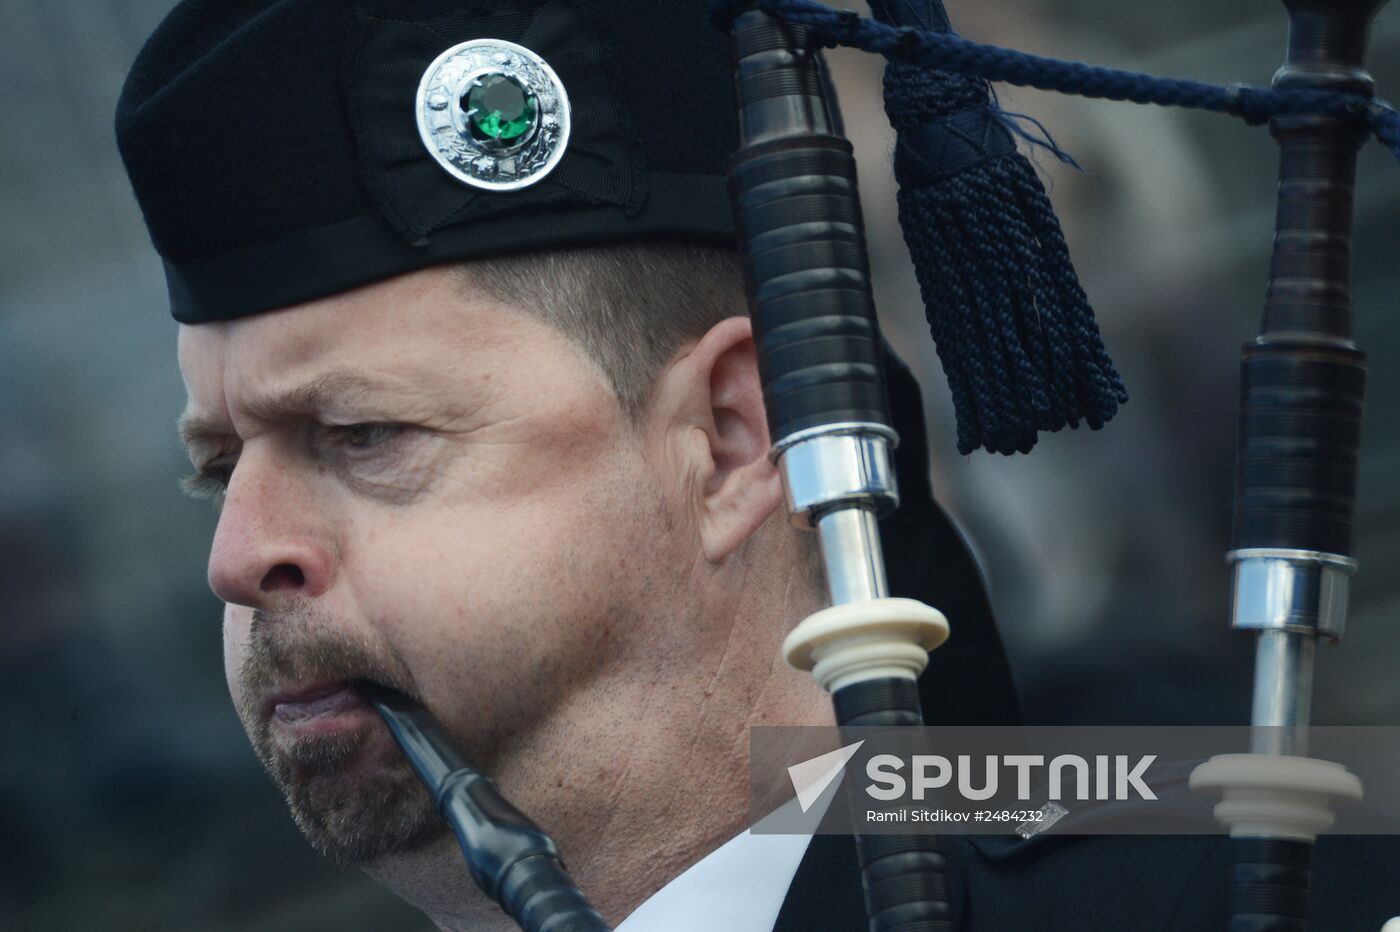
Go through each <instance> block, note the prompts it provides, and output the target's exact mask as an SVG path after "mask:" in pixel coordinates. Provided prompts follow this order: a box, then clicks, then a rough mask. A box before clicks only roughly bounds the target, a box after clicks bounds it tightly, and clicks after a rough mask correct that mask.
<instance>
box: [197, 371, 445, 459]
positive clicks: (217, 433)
mask: <svg viewBox="0 0 1400 932" xmlns="http://www.w3.org/2000/svg"><path fill="white" fill-rule="evenodd" d="M417 393H418V392H417V390H415V389H414V388H412V387H409V386H406V385H403V384H401V383H395V382H386V381H381V380H378V379H373V378H370V377H368V376H365V375H362V374H361V373H358V372H328V373H326V374H325V375H320V376H317V377H316V378H314V379H312V380H311V381H309V382H305V383H303V384H301V385H297V386H294V387H292V388H290V389H286V390H284V391H280V392H276V393H274V394H269V395H265V396H262V397H257V398H253V399H250V400H249V401H248V402H246V403H245V404H243V405H242V407H243V408H244V410H246V411H247V412H248V414H249V416H250V417H252V418H254V419H256V420H259V421H264V422H273V421H278V420H281V419H284V418H286V417H288V416H290V415H298V414H311V413H313V412H316V411H324V410H326V409H328V408H332V407H334V406H336V405H345V404H348V403H354V402H355V401H357V400H360V399H364V398H366V397H375V398H382V397H383V396H385V395H400V396H401V395H404V394H417ZM177 429H178V431H179V434H180V442H181V443H183V444H184V445H185V450H186V451H187V452H189V453H190V454H191V459H193V458H194V457H193V454H194V453H195V452H196V451H197V450H200V449H205V448H208V447H211V446H218V445H220V444H222V443H224V442H225V441H227V440H228V439H229V438H230V437H234V436H235V434H234V431H233V428H232V427H231V426H230V425H229V424H228V422H227V421H226V420H224V419H223V418H210V417H206V416H204V415H200V414H194V413H191V412H188V411H187V412H185V413H184V414H182V415H180V419H179V421H178V422H177Z"/></svg>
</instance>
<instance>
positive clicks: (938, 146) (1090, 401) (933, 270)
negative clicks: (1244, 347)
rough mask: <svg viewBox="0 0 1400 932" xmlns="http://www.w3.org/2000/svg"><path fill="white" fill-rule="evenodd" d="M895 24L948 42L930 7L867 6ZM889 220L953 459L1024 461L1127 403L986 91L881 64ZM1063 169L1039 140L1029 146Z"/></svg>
mask: <svg viewBox="0 0 1400 932" xmlns="http://www.w3.org/2000/svg"><path fill="white" fill-rule="evenodd" d="M871 9H872V11H873V12H874V14H875V16H876V18H878V19H880V20H882V21H884V22H886V23H889V24H891V25H894V26H905V27H913V28H915V29H923V30H930V29H932V30H938V31H941V32H950V31H951V27H950V25H949V23H948V18H947V13H946V12H945V11H944V9H943V5H942V4H941V3H940V2H938V0H872V2H871ZM885 110H886V112H887V113H888V115H889V117H890V122H891V123H892V124H893V125H894V128H895V130H896V132H897V141H896V143H895V166H894V167H895V177H896V179H897V180H898V182H899V189H900V190H899V221H900V225H901V227H903V230H904V240H905V242H906V243H907V244H908V246H909V252H910V255H911V257H912V258H913V260H914V270H915V273H916V275H917V276H918V280H919V288H920V291H921V293H922V295H923V299H924V307H925V313H926V315H927V317H928V322H929V327H930V329H931V331H932V333H933V339H934V342H935V343H936V344H937V348H938V356H939V359H941V360H942V362H943V368H944V372H945V374H946V375H947V377H948V383H949V386H950V388H951V389H952V396H953V406H954V410H955V412H956V414H957V420H958V450H959V451H960V452H962V453H964V454H967V453H971V452H972V451H974V450H976V449H978V448H979V447H982V448H985V449H986V450H988V451H989V452H992V453H1008V454H1009V453H1015V452H1020V453H1027V452H1029V451H1030V450H1031V448H1032V447H1034V446H1035V442H1036V438H1037V434H1038V432H1039V431H1056V430H1059V429H1061V428H1062V427H1064V426H1065V425H1069V426H1070V427H1078V426H1079V422H1080V421H1081V420H1083V421H1084V422H1085V423H1087V424H1088V425H1089V426H1090V427H1091V428H1093V429H1095V430H1097V429H1098V428H1100V427H1102V426H1103V425H1104V423H1105V422H1107V421H1108V420H1109V419H1110V418H1112V417H1113V415H1114V414H1115V413H1117V411H1118V406H1119V405H1120V404H1123V403H1124V402H1126V401H1127V400H1128V393H1127V390H1126V389H1125V388H1124V387H1123V382H1122V380H1121V379H1120V378H1119V377H1118V373H1117V372H1116V371H1115V370H1114V368H1113V362H1112V360H1110V359H1109V358H1108V353H1107V352H1106V351H1105V350H1104V347H1103V341H1102V339H1101V338H1100V336H1099V329H1098V325H1097V324H1096V323H1095V322H1094V315H1093V311H1092V310H1091V309H1090V307H1089V302H1088V299H1087V298H1086V297H1085V294H1084V290H1083V289H1082V288H1081V287H1080V285H1079V280H1078V278H1077V277H1076V276H1075V273H1074V267H1073V265H1072V264H1071V263H1070V259H1069V252H1068V249H1067V248H1066V246H1065V239H1064V235H1063V233H1062V232H1061V231H1060V223H1059V220H1058V218H1056V216H1055V212H1054V210H1053V209H1052V208H1051V206H1050V201H1049V199H1048V198H1047V197H1046V194H1045V188H1044V186H1042V185H1041V183H1040V179H1039V178H1038V177H1037V176H1036V174H1035V170H1034V169H1033V167H1032V166H1031V165H1030V163H1029V162H1028V161H1027V160H1026V158H1025V157H1024V156H1023V155H1021V154H1020V153H1019V152H1017V151H1016V145H1015V141H1014V138H1013V135H1012V134H1013V132H1014V133H1016V134H1017V135H1022V136H1024V137H1025V138H1032V137H1029V136H1028V135H1027V134H1025V133H1023V132H1022V131H1021V130H1020V128H1019V127H1017V126H1015V124H1013V123H1011V121H1010V120H1009V119H1008V118H1007V117H1006V115H1005V114H1002V113H1001V112H1000V111H999V110H997V108H996V106H995V104H994V101H993V99H992V95H991V91H990V88H989V87H988V85H987V83H986V82H985V81H982V80H980V79H974V78H964V77H959V76H957V75H953V74H948V73H945V72H938V71H929V70H926V69H924V68H920V67H918V66H916V65H912V64H908V63H906V62H903V61H900V60H899V59H897V58H894V57H891V59H890V62H889V65H888V66H887V68H886V70H885ZM1032 141H1033V142H1036V143H1038V144H1040V145H1044V146H1046V147H1047V148H1049V149H1050V151H1052V152H1053V153H1054V154H1056V155H1057V156H1059V157H1061V158H1063V159H1065V160H1068V156H1065V155H1064V154H1063V153H1061V152H1060V151H1059V149H1058V148H1056V147H1055V145H1054V143H1053V141H1050V140H1049V139H1048V137H1047V138H1044V139H1033V138H1032Z"/></svg>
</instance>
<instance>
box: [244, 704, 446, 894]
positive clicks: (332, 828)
mask: <svg viewBox="0 0 1400 932" xmlns="http://www.w3.org/2000/svg"><path fill="white" fill-rule="evenodd" d="M254 750H255V751H256V752H257V754H258V757H259V758H260V759H261V760H262V762H263V765H264V767H266V768H267V771H268V773H269V774H270V775H271V777H272V779H273V782H275V783H276V784H277V786H278V788H279V789H281V790H282V795H283V796H284V797H285V798H286V800H287V807H288V809H289V810H290V812H291V815H292V819H293V821H295V822H296V825H297V827H298V828H299V829H301V832H302V834H303V835H304V836H306V840H307V841H308V842H310V844H311V846H312V847H313V848H315V849H316V850H317V851H319V852H320V853H321V854H322V855H324V856H325V857H327V858H329V859H330V860H331V861H333V862H335V863H336V864H338V865H340V866H342V867H347V866H359V867H364V866H367V865H369V864H370V863H372V862H374V861H376V860H379V859H381V858H384V857H386V856H388V855H394V854H403V853H408V852H412V851H417V850H419V849H421V848H423V847H426V846H427V845H429V844H431V843H432V842H433V841H434V840H435V839H438V838H440V837H441V836H442V835H443V834H444V833H446V832H447V827H446V825H445V823H444V822H443V821H442V818H441V817H440V816H439V815H438V813H437V811H436V810H435V808H434V807H433V802H432V799H431V798H430V797H429V796H428V792H427V790H426V789H424V788H423V785H422V783H421V782H419V780H418V778H417V777H416V776H415V775H414V773H413V771H412V770H411V769H410V767H409V766H408V763H407V761H405V760H404V758H403V756H402V754H401V753H400V752H399V750H398V747H397V746H396V745H395V744H394V742H393V739H392V738H390V737H389V735H388V733H387V731H385V730H383V729H369V730H366V731H363V732H359V731H357V732H354V733H348V734H347V733H335V734H324V735H287V734H284V733H281V732H280V730H279V729H278V728H277V727H276V726H275V725H273V726H271V727H270V728H265V729H264V730H263V733H262V734H260V735H258V736H257V738H256V739H255V740H254Z"/></svg>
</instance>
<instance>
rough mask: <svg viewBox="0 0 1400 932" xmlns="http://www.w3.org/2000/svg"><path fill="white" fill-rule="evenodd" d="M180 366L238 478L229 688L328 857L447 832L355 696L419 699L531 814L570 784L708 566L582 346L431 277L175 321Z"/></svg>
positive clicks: (204, 462) (221, 590)
mask: <svg viewBox="0 0 1400 932" xmlns="http://www.w3.org/2000/svg"><path fill="white" fill-rule="evenodd" d="M180 367H181V370H182V372H183V374H184V378H185V383H186V386H187V390H188V392H189V404H188V407H187V410H186V413H185V416H184V418H183V420H182V429H183V431H184V433H185V435H186V438H187V440H188V442H189V443H190V448H191V457H192V459H193V460H194V462H195V464H196V466H197V467H199V468H200V470H201V471H202V472H203V473H205V474H206V475H207V476H209V477H212V478H213V480H214V481H215V482H226V483H227V490H226V494H225V497H224V501H223V504H222V509H221V512H220V517H219V524H218V529H217V531H216V533H215V536H214V542H213V547H212V552H211V555H210V560H209V581H210V585H211V586H212V588H213V589H214V592H215V593H216V594H217V595H218V596H219V597H220V598H221V599H222V600H223V601H224V602H226V603H227V608H226V611H225V613H224V656H225V668H226V674H227V678H228V684H229V689H230V692H231V694H232V696H233V699H234V703H235V706H236V707H237V709H238V713H239V717H240V718H241V719H242V722H243V725H244V727H245V728H246V729H247V731H248V734H249V737H250V738H251V740H252V742H253V745H254V748H255V750H256V752H257V753H258V755H259V757H260V758H261V759H262V761H263V763H264V764H265V765H266V766H267V768H268V770H269V772H270V773H271V774H272V776H273V778H274V779H275V780H276V781H277V783H278V784H279V786H281V788H282V789H283V791H284V792H285V793H286V795H287V797H288V802H289V804H290V805H291V807H292V811H293V815H294V816H295V817H296V819H297V821H298V823H299V824H300V825H301V827H302V829H303V831H304V832H305V833H306V834H307V836H308V837H309V839H310V840H311V841H312V842H313V844H315V845H316V846H317V847H319V848H321V849H322V850H323V851H325V852H326V853H327V854H328V855H329V856H331V857H333V858H335V859H337V860H340V861H342V862H363V861H368V860H372V859H373V858H375V857H377V856H378V855H381V854H385V853H391V852H396V851H407V850H413V849H415V848H417V847H420V846H422V845H423V844H425V843H426V842H427V841H429V840H431V839H432V838H434V837H435V836H436V834H437V833H438V832H440V831H441V830H442V825H441V823H440V822H439V821H438V820H437V819H436V817H435V816H434V814H433V813H432V811H431V806H430V804H429V802H428V799H427V795H426V793H424V792H423V790H422V789H421V788H420V787H419V786H418V785H417V782H416V780H414V779H413V777H412V775H411V773H410V772H409V771H408V769H407V766H406V765H405V764H404V762H403V759H402V757H401V756H400V755H399V754H398V752H397V749H396V748H395V747H394V745H393V742H392V740H391V739H390V737H389V735H388V732H387V730H386V729H385V728H384V726H383V724H382V723H381V722H380V721H379V719H378V716H377V715H376V714H375V713H374V712H373V710H372V708H371V707H370V706H368V705H367V703H366V702H365V699H364V697H363V695H362V694H361V692H360V691H359V690H358V689H357V688H356V686H355V684H356V682H357V681H372V682H378V683H380V684H383V685H386V686H389V687H392V688H395V689H398V690H400V691H402V692H404V693H407V694H409V695H410V696H413V697H414V698H416V699H418V700H420V701H422V702H423V703H424V704H425V705H426V706H427V707H428V708H429V709H431V710H432V711H433V712H434V713H435V714H436V715H437V716H438V717H439V718H440V719H441V720H442V721H443V724H444V725H445V726H446V728H447V729H448V731H449V732H450V733H452V734H453V735H454V737H455V738H457V740H458V741H459V742H460V744H461V745H462V747H463V749H464V750H465V751H466V752H467V754H468V755H469V756H470V757H472V758H475V760H476V761H477V763H478V764H479V765H481V766H482V767H483V768H484V769H486V770H488V771H489V772H493V773H495V774H496V775H497V776H498V778H499V779H500V780H501V782H502V784H503V785H504V786H505V788H506V790H507V792H508V793H511V794H514V795H516V796H517V801H518V802H520V803H522V806H523V807H524V808H527V811H528V807H529V805H530V804H531V801H532V800H533V801H534V803H535V804H538V802H539V801H540V800H542V799H543V798H545V797H546V795H547V793H548V792H549V791H550V790H551V789H552V785H553V783H554V781H555V780H556V777H557V776H558V775H557V773H551V772H550V769H549V768H548V767H541V766H540V762H539V757H538V756H537V755H538V753H539V749H540V748H549V749H550V750H552V751H554V752H558V751H560V750H561V749H563V748H565V747H573V748H582V747H585V746H587V747H588V748H590V749H591V750H592V752H593V753H594V754H595V755H596V754H601V753H603V752H604V751H606V750H607V745H608V742H609V741H610V740H617V735H616V734H615V733H614V731H615V729H613V728H611V727H610V726H602V725H600V724H599V722H600V721H601V719H600V718H599V717H598V715H601V714H602V713H601V712H600V711H599V710H600V709H602V708H603V707H604V705H605V704H603V703H600V702H596V701H593V700H594V699H595V698H596V697H597V696H598V695H599V694H600V693H601V691H602V684H603V683H605V682H606V681H607V679H608V678H609V677H610V676H614V675H617V674H618V671H619V670H621V669H624V668H627V667H628V666H635V665H636V664H638V663H646V662H647V657H646V652H647V651H648V650H649V649H652V648H648V647H647V644H648V641H649V640H650V639H651V632H649V631H648V627H647V625H648V623H647V622H646V621H645V619H646V618H647V617H649V616H650V615H651V614H652V613H650V612H649V611H648V606H650V605H653V604H661V603H660V601H659V600H663V599H665V597H666V593H667V592H670V591H675V590H676V588H677V585H676V581H677V579H678V578H679V577H680V576H681V575H683V574H684V573H685V572H686V569H685V567H686V564H687V563H689V562H691V561H692V560H693V559H694V555H693V553H688V552H686V551H685V549H684V547H678V546H677V544H676V541H678V540H682V541H683V540H685V539H686V535H685V534H684V533H677V527H678V526H681V527H682V528H683V526H684V524H685V517H684V515H683V509H679V510H678V509H677V508H676V502H677V501H679V500H680V498H683V496H681V497H680V498H678V497H677V495H676V494H675V493H676V492H677V490H676V489H675V488H673V487H672V486H671V485H670V484H668V483H667V482H666V481H662V480H661V479H659V478H658V476H660V475H664V473H660V472H658V470H657V469H655V468H654V461H655V459H656V457H655V456H654V455H652V454H649V453H648V445H647V442H646V440H645V439H644V437H643V436H641V435H639V434H638V433H637V432H636V431H635V430H633V429H632V428H631V427H630V426H629V424H628V422H627V420H626V418H625V416H624V415H623V413H622V412H621V410H620V409H619V407H618V405H617V403H616V401H615V399H614V397H613V395H612V394H611V392H610V391H609V389H608V388H607V386H606V384H605V382H604V381H603V379H602V377H601V375H600V374H599V373H598V371H597V370H596V369H595V368H594V367H593V366H592V365H591V364H590V363H588V362H587V361H586V360H585V359H584V357H583V356H582V355H581V353H580V352H579V351H578V350H577V349H576V348H575V347H574V345H573V344H572V343H571V342H569V341H568V340H567V339H566V338H565V337H563V336H562V335H560V334H559V333H557V332H556V331H555V330H553V329H552V328H550V327H549V326H547V325H545V324H544V323H542V322H539V321H537V320H534V319H532V318H530V317H528V316H526V315H523V314H521V313H519V312H515V311H511V310H509V309H506V308H503V307H501V306H499V305H498V304H495V303H493V302H491V301H489V300H487V299H486V298H484V297H483V296H481V295H479V294H472V293H470V292H465V291H464V286H462V285H461V284H460V283H459V281H458V280H457V279H456V278H454V277H453V276H452V275H451V274H450V273H448V272H444V271H441V270H430V271H427V272H420V273H415V274H413V275H408V276H404V277H402V278H399V279H395V280H393V281H389V282H385V283H381V284H378V285H373V286H370V287H366V288H361V289H358V290H356V291H353V292H349V293H347V294H344V295H340V296H336V297H333V298H329V299H325V300H321V301H316V302H312V303H309V304H306V305H301V306H298V307H296V308H293V309H290V310H283V311H278V312H275V313H268V314H261V315H256V316H253V317H249V318H245V319H242V320H238V321H233V322H230V323H222V324H202V325H199V326H194V327H183V328H182V330H181V334H180ZM235 463H236V468H233V469H232V471H231V472H230V467H232V466H233V465H234V464H235ZM653 659H654V658H653ZM593 713H597V715H594V717H593V718H591V719H590V718H589V716H590V714H593ZM627 714H630V713H627ZM585 721H587V722H589V724H582V723H583V722H585ZM590 729H591V730H590ZM600 729H601V730H600ZM527 761H532V763H530V764H529V765H528V766H527V763H526V762H527Z"/></svg>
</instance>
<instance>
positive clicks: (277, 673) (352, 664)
mask: <svg viewBox="0 0 1400 932" xmlns="http://www.w3.org/2000/svg"><path fill="white" fill-rule="evenodd" d="M238 680H239V687H240V688H239V693H240V699H239V702H238V703H237V711H238V716H239V718H240V719H241V720H242V722H243V727H244V730H245V731H247V733H248V738H249V740H250V741H251V742H252V746H253V753H254V754H256V755H257V758H258V760H259V761H261V762H262V765H263V767H264V768H265V769H266V770H267V772H268V775H269V776H271V778H272V780H273V782H274V783H275V784H276V785H277V787H278V789H280V790H281V791H282V795H283V796H284V797H285V798H286V800H287V807H288V809H289V810H290V812H291V815H292V819H293V821H295V822H296V825H297V827H298V828H299V829H301V832H302V834H303V835H304V836H305V837H306V839H307V841H308V842H310V844H311V845H312V847H314V848H315V849H316V850H317V851H319V852H321V854H323V855H325V856H326V857H327V858H329V859H330V860H331V861H333V862H335V863H336V864H339V865H342V866H348V865H360V866H364V865H366V864H368V863H369V862H372V861H374V860H376V859H378V858H380V857H383V856H385V855H391V854H401V853H406V852H410V851H416V850H419V849H422V848H424V847H426V846H427V845H429V844H430V843H432V842H433V841H435V840H437V839H438V838H440V837H441V836H442V835H443V833H444V832H446V831H447V828H446V825H445V823H444V822H443V821H442V819H441V818H440V817H439V815H438V813H437V811H436V810H435V809H434V807H433V803H432V800H431V799H430V798H429V796H428V793H427V791H426V790H425V789H424V788H423V786H422V784H421V783H420V782H419V780H418V778H417V777H416V776H415V775H414V773H413V771H412V769H411V768H410V767H409V765H408V762H407V761H406V760H405V759H404V757H403V755H402V754H401V753H400V751H399V749H398V747H397V746H396V745H395V744H394V743H393V742H392V741H378V740H370V739H372V738H373V737H375V735H374V734H373V733H372V732H369V731H366V730H356V731H353V732H350V733H341V734H328V735H313V736H298V737H295V738H292V737H288V736H287V735H285V734H280V733H278V732H277V731H275V730H274V728H273V725H272V721H271V719H270V718H268V717H267V716H266V715H265V712H264V710H263V709H262V708H260V707H259V703H260V702H261V699H262V697H263V696H265V695H266V694H267V691H268V690H269V689H271V688H273V687H274V686H275V685H277V684H280V683H290V682H297V683H312V682H339V681H345V682H355V681H368V682H373V683H377V684H379V685H381V686H387V687H389V688H391V689H395V690H398V691H399V692H402V693H405V694H406V695H408V696H410V697H411V698H415V699H416V698H417V695H416V693H417V691H416V689H415V688H414V686H413V680H412V676H411V675H410V674H409V673H408V671H407V669H406V668H405V666H404V664H403V662H402V660H400V659H399V658H398V657H396V656H394V655H393V653H392V652H391V651H389V650H386V649H385V648H384V647H382V646H379V645H374V644H370V643H367V642H362V641H358V640H356V639H354V638H352V637H350V636H348V635H346V634H345V633H343V632H342V631H338V630H337V628H336V626H335V625H334V623H333V622H331V620H330V619H328V618H326V617H325V616H324V615H321V614H319V613H316V612H314V611H312V610H310V609H308V608H306V607H304V606H302V607H296V608H292V609H290V610H287V611H283V612H277V613H270V612H262V611H255V612H254V613H253V618H252V623H251V625H250V628H249V636H248V642H247V647H246V649H245V652H244V656H243V665H242V668H241V669H240V670H239V672H238Z"/></svg>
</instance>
